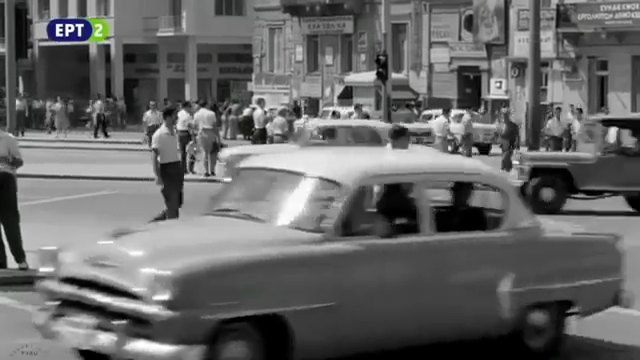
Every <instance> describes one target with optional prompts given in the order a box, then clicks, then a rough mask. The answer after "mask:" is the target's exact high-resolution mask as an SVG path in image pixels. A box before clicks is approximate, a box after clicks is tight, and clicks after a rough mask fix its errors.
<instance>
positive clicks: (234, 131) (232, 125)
mask: <svg viewBox="0 0 640 360" xmlns="http://www.w3.org/2000/svg"><path fill="white" fill-rule="evenodd" d="M241 116H242V106H241V105H240V102H239V101H238V100H233V101H231V115H230V116H229V139H230V140H238V124H239V123H240V117H241Z"/></svg>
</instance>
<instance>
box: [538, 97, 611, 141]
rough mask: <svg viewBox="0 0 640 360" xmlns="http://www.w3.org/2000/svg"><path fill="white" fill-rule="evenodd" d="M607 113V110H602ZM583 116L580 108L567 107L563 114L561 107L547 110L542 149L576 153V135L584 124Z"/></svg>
mask: <svg viewBox="0 0 640 360" xmlns="http://www.w3.org/2000/svg"><path fill="white" fill-rule="evenodd" d="M602 112H603V113H605V114H606V113H607V112H608V111H607V109H603V110H602ZM584 120H585V115H584V110H583V109H582V107H581V106H577V107H576V106H575V105H573V104H571V105H569V111H568V112H566V113H564V112H563V109H562V107H561V106H557V107H555V108H554V109H553V110H551V109H549V111H548V113H547V120H546V122H545V124H544V148H546V150H547V151H565V152H569V151H576V150H577V144H578V141H577V140H578V135H579V134H580V130H581V128H582V124H583V123H584Z"/></svg>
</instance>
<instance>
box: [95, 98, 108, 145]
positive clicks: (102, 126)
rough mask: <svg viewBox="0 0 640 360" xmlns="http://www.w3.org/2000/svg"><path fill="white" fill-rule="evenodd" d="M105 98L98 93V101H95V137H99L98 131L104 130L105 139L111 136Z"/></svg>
mask: <svg viewBox="0 0 640 360" xmlns="http://www.w3.org/2000/svg"><path fill="white" fill-rule="evenodd" d="M105 108H106V104H105V101H104V98H103V97H102V95H101V94H98V96H97V98H96V101H94V102H93V109H92V110H93V138H94V139H97V138H98V132H102V136H104V138H105V139H107V138H109V133H108V132H107V125H108V124H107V112H106V109H105Z"/></svg>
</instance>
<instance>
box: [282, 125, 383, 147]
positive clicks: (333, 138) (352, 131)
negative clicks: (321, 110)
mask: <svg viewBox="0 0 640 360" xmlns="http://www.w3.org/2000/svg"><path fill="white" fill-rule="evenodd" d="M293 139H294V140H293V141H298V140H305V141H313V142H322V143H325V144H328V145H334V146H342V145H344V146H358V145H360V146H368V145H374V146H375V145H380V146H382V145H384V144H385V143H386V141H385V140H384V139H383V138H382V136H381V135H380V133H379V132H378V130H376V129H375V128H372V127H367V126H316V127H313V128H306V129H300V130H298V132H297V133H296V134H295V135H294V137H293Z"/></svg>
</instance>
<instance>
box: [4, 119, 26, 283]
mask: <svg viewBox="0 0 640 360" xmlns="http://www.w3.org/2000/svg"><path fill="white" fill-rule="evenodd" d="M22 165H23V161H22V156H21V155H20V149H19V147H18V141H16V139H15V138H14V137H13V136H12V135H11V134H8V133H7V132H5V131H4V130H3V127H2V126H0V225H1V226H0V228H2V229H4V234H5V235H6V237H7V243H8V244H9V250H11V254H12V255H13V259H14V260H15V262H16V263H17V264H18V269H20V270H28V269H29V265H28V264H27V257H26V255H25V253H24V248H23V246H22V233H21V231H20V211H19V210H18V184H17V183H18V181H17V179H16V171H17V170H18V168H20V167H22ZM6 268H7V255H6V253H5V249H4V242H3V240H2V232H1V231H0V270H2V269H6Z"/></svg>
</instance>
